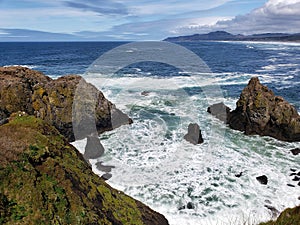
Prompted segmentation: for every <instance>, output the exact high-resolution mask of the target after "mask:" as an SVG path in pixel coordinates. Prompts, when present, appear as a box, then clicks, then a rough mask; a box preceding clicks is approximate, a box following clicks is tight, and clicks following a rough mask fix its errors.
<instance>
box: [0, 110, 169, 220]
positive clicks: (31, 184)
mask: <svg viewBox="0 0 300 225" xmlns="http://www.w3.org/2000/svg"><path fill="white" fill-rule="evenodd" d="M0 133H1V136H0V224H101V225H113V224H114V225H115V224H116V225H122V224H128V225H129V224H130V225H131V224H148V225H155V224H157V225H160V224H161V225H167V224H168V222H167V220H166V219H165V218H164V217H163V216H162V215H160V214H159V213H157V212H154V211H153V210H151V209H150V208H149V207H147V206H145V205H144V204H142V203H141V202H139V201H137V200H134V199H133V198H131V197H129V196H127V195H125V194H124V193H122V192H120V191H117V190H115V189H113V188H111V187H110V186H109V185H108V184H106V183H105V182H104V180H103V179H102V178H100V177H99V176H97V175H96V174H94V173H93V172H92V170H91V168H90V167H89V165H88V164H87V163H86V162H85V161H84V159H83V156H82V155H81V154H80V153H79V152H78V151H77V150H76V149H75V148H74V147H73V146H72V145H70V144H69V143H68V141H67V140H66V139H65V138H64V137H63V136H62V135H61V134H60V133H59V131H58V130H57V129H56V128H54V127H53V126H51V125H50V124H49V123H47V122H45V121H43V120H41V119H38V118H36V117H34V116H28V115H26V114H25V113H16V114H12V116H11V117H10V121H9V123H7V124H5V125H2V126H0Z"/></svg>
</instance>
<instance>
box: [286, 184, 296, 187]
mask: <svg viewBox="0 0 300 225" xmlns="http://www.w3.org/2000/svg"><path fill="white" fill-rule="evenodd" d="M287 186H289V187H296V186H295V185H293V184H287Z"/></svg>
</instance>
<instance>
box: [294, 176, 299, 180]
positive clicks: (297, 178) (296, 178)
mask: <svg viewBox="0 0 300 225" xmlns="http://www.w3.org/2000/svg"><path fill="white" fill-rule="evenodd" d="M299 180H300V177H297V176H295V177H294V178H293V180H292V181H299Z"/></svg>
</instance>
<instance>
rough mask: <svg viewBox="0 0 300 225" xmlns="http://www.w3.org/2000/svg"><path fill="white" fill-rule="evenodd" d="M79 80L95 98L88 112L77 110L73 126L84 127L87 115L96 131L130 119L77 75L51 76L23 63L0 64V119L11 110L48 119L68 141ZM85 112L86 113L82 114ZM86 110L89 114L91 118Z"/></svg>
mask: <svg viewBox="0 0 300 225" xmlns="http://www.w3.org/2000/svg"><path fill="white" fill-rule="evenodd" d="M79 84H81V86H84V87H85V88H86V90H87V91H89V92H92V94H93V96H92V97H93V98H95V100H94V105H93V106H92V107H93V108H92V110H93V111H92V112H90V111H89V112H87V111H86V110H81V115H80V116H78V115H77V121H76V122H77V123H76V125H77V126H78V127H76V128H77V130H78V129H81V130H82V128H86V127H85V126H84V125H81V124H84V120H87V118H88V119H90V120H92V121H93V123H94V124H96V128H97V131H98V132H99V133H101V132H103V131H106V130H111V129H113V128H115V127H118V126H120V125H123V124H129V123H131V122H132V121H131V120H130V119H129V118H128V117H127V116H126V115H125V114H124V113H122V112H121V111H120V110H118V109H117V108H116V107H115V105H113V104H112V103H111V102H110V101H108V100H107V99H106V98H105V97H104V95H103V94H102V93H101V92H100V91H98V90H97V89H96V88H95V87H94V86H93V85H91V84H88V83H86V82H85V81H84V80H83V79H82V78H81V77H80V76H74V75H70V76H65V77H61V78H59V79H57V80H52V79H51V78H49V77H47V76H45V75H44V74H42V73H40V72H37V71H34V70H30V69H27V68H24V67H5V68H3V67H2V68H0V121H3V120H5V119H6V118H8V117H9V116H10V115H11V113H13V112H17V111H24V112H26V113H28V114H30V115H35V116H36V117H38V118H41V119H43V120H45V121H47V122H49V123H50V124H51V125H53V126H55V127H56V128H57V129H58V130H59V131H60V132H61V133H62V134H63V135H64V136H65V137H66V138H67V139H68V140H69V141H74V140H75V136H74V132H73V128H74V127H73V123H72V118H74V117H73V114H72V107H73V102H74V97H75V95H76V90H77V87H78V85H79ZM78 97H79V98H80V96H77V98H78ZM87 97H90V98H91V96H87ZM82 98H83V97H82ZM81 100H82V101H86V100H89V99H81ZM85 113H89V115H84V114H85ZM90 114H91V115H93V117H92V118H90V117H91V116H90ZM116 118H117V119H116ZM114 121H115V122H114ZM89 131H90V130H88V129H87V130H82V132H81V133H80V136H79V138H82V137H84V136H85V135H86V134H88V132H89ZM91 132H92V131H91Z"/></svg>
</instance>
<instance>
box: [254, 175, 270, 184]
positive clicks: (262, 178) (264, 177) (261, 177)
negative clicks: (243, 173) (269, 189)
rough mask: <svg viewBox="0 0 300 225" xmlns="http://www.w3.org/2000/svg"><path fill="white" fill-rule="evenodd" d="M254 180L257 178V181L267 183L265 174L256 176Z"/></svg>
mask: <svg viewBox="0 0 300 225" xmlns="http://www.w3.org/2000/svg"><path fill="white" fill-rule="evenodd" d="M256 180H258V181H259V183H261V184H263V185H267V184H268V177H267V176H266V175H262V176H259V177H256Z"/></svg>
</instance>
